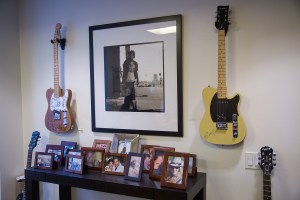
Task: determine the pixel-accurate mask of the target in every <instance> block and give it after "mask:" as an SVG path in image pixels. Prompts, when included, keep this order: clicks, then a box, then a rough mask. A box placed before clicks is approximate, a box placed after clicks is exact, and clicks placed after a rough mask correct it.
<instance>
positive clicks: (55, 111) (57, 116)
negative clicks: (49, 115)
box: [53, 110, 60, 120]
mask: <svg viewBox="0 0 300 200" xmlns="http://www.w3.org/2000/svg"><path fill="white" fill-rule="evenodd" d="M53 119H56V120H60V111H58V110H53Z"/></svg>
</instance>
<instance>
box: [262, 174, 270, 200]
mask: <svg viewBox="0 0 300 200" xmlns="http://www.w3.org/2000/svg"><path fill="white" fill-rule="evenodd" d="M263 190H264V192H263V194H264V198H263V199H264V200H272V195H271V175H266V174H264V175H263Z"/></svg>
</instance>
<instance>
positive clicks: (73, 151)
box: [67, 149, 81, 156]
mask: <svg viewBox="0 0 300 200" xmlns="http://www.w3.org/2000/svg"><path fill="white" fill-rule="evenodd" d="M68 154H70V155H74V156H81V150H79V149H68V150H67V155H68Z"/></svg>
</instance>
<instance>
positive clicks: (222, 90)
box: [218, 30, 227, 99]
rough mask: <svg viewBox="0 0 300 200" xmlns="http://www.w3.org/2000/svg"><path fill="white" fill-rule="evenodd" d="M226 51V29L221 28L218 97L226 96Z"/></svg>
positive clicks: (219, 35)
mask: <svg viewBox="0 0 300 200" xmlns="http://www.w3.org/2000/svg"><path fill="white" fill-rule="evenodd" d="M226 95H227V87H226V53H225V30H219V34H218V98H220V99H222V98H226Z"/></svg>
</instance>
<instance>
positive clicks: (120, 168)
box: [102, 153, 127, 176]
mask: <svg viewBox="0 0 300 200" xmlns="http://www.w3.org/2000/svg"><path fill="white" fill-rule="evenodd" d="M126 168H127V154H119V153H105V154H104V158H103V166H102V173H104V174H113V175H121V176H124V175H125V173H126V171H125V170H126Z"/></svg>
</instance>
